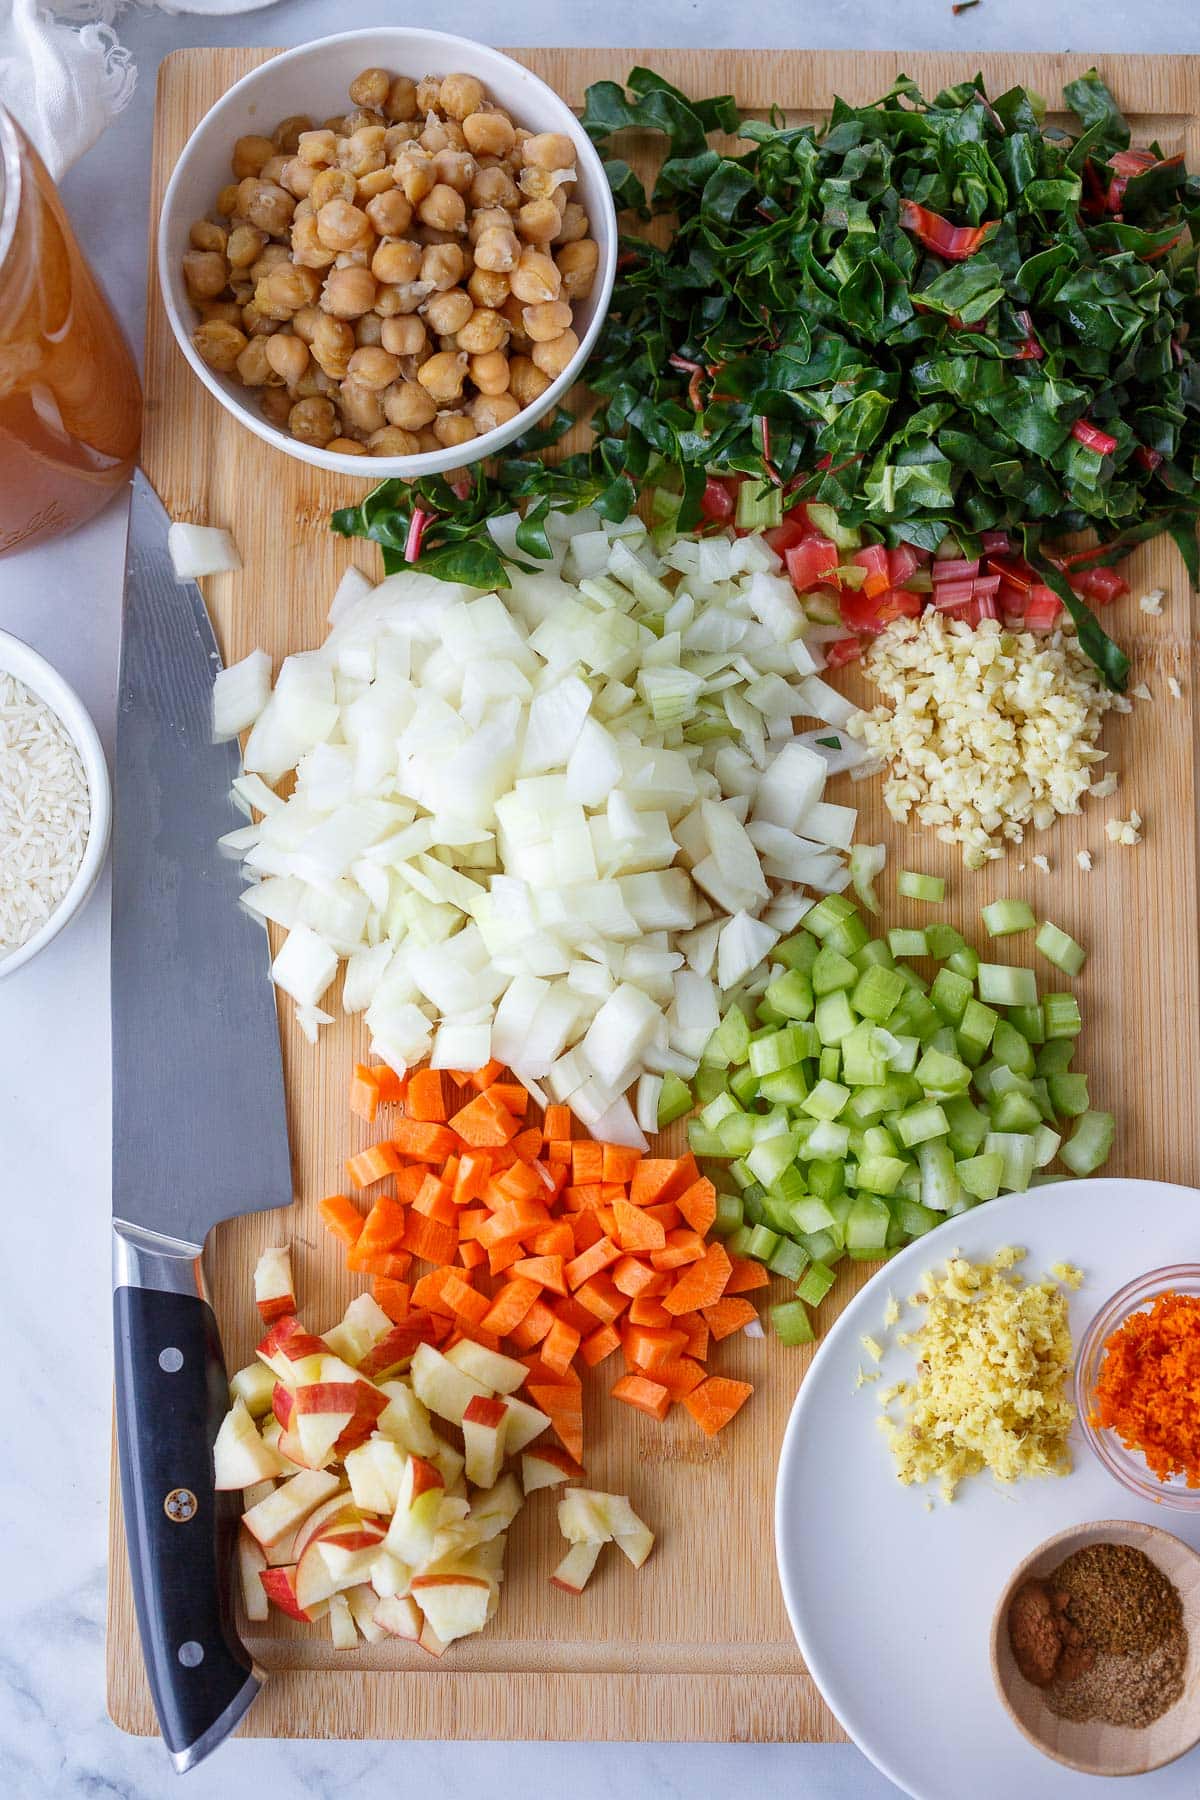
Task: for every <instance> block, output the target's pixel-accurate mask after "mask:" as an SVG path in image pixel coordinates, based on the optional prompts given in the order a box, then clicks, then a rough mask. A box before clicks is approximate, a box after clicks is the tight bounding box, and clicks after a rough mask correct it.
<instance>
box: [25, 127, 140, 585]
mask: <svg viewBox="0 0 1200 1800" xmlns="http://www.w3.org/2000/svg"><path fill="white" fill-rule="evenodd" d="M141 416H142V397H141V389H140V387H139V385H138V377H137V369H136V368H135V366H134V362H133V357H132V356H131V354H130V351H129V346H128V345H127V343H126V342H125V339H124V337H123V336H122V333H121V328H120V326H119V325H118V324H117V322H116V320H115V318H114V317H113V314H112V310H111V308H110V307H109V304H108V302H107V300H106V299H105V298H104V295H103V293H102V292H101V290H100V287H99V285H98V284H97V281H96V278H95V276H94V275H93V274H92V272H91V270H90V269H89V267H88V265H87V263H86V262H85V261H84V257H83V252H82V251H81V250H80V248H79V245H78V244H77V243H76V242H75V238H74V235H73V233H72V231H71V227H70V225H69V223H68V222H67V217H66V214H65V212H64V211H63V205H62V201H61V200H60V199H59V197H58V194H57V192H56V191H55V187H54V183H53V182H52V181H51V179H50V177H49V175H48V174H47V173H46V169H45V167H44V165H43V163H42V161H41V158H40V157H39V156H38V154H37V152H36V151H35V150H34V148H33V146H32V144H30V142H29V140H28V138H26V136H25V135H24V133H23V132H22V131H21V129H20V127H19V126H18V125H17V124H16V122H15V120H14V119H12V117H11V116H10V115H9V114H8V113H6V112H5V111H4V109H3V108H2V107H0V556H2V555H4V554H5V553H6V552H8V551H12V550H22V549H25V548H26V547H27V546H28V545H30V544H37V543H41V542H43V541H44V540H45V539H47V538H52V537H57V536H58V535H59V534H60V533H61V532H64V531H70V530H71V529H72V528H73V527H74V526H76V525H81V524H82V523H83V522H84V520H85V519H90V518H91V517H92V515H93V513H96V512H99V510H100V508H101V507H102V506H103V505H104V504H105V502H106V501H107V500H109V499H110V498H111V496H112V494H113V493H114V492H115V490H116V489H117V488H119V487H120V486H121V485H122V484H123V483H124V482H125V481H126V480H128V478H129V475H130V474H131V472H132V470H133V464H134V458H135V457H136V455H137V447H138V437H139V434H140V429H141Z"/></svg>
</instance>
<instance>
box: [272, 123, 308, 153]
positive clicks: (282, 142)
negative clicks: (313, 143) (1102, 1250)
mask: <svg viewBox="0 0 1200 1800" xmlns="http://www.w3.org/2000/svg"><path fill="white" fill-rule="evenodd" d="M311 130H312V120H311V119H310V118H309V116H308V114H307V113H289V114H288V116H287V118H286V119H280V121H279V123H278V125H277V126H276V127H275V129H274V131H273V132H272V133H271V142H272V143H273V144H274V146H275V148H276V150H279V151H281V152H282V153H283V155H284V156H295V154H296V151H297V150H298V149H299V148H300V139H301V138H302V137H303V136H304V134H305V133H306V132H308V131H311Z"/></svg>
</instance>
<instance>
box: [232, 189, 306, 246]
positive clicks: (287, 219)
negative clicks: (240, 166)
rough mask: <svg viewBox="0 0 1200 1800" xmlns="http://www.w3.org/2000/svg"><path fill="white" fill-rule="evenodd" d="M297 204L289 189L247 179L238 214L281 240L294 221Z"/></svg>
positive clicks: (241, 192) (241, 193) (239, 197)
mask: <svg viewBox="0 0 1200 1800" xmlns="http://www.w3.org/2000/svg"><path fill="white" fill-rule="evenodd" d="M295 210H296V202H295V200H294V198H293V197H292V195H291V194H289V193H288V192H287V190H286V189H285V188H281V187H276V185H275V183H274V182H273V181H259V180H257V179H256V178H255V177H254V176H247V178H246V180H245V181H241V182H239V183H238V211H239V212H240V213H241V215H242V217H243V218H244V219H247V220H248V221H249V223H250V224H251V225H257V226H258V228H259V230H260V231H265V232H266V234H267V236H268V237H281V236H282V235H283V233H284V232H285V231H286V230H287V228H288V226H289V225H290V224H291V222H292V214H293V213H294V212H295Z"/></svg>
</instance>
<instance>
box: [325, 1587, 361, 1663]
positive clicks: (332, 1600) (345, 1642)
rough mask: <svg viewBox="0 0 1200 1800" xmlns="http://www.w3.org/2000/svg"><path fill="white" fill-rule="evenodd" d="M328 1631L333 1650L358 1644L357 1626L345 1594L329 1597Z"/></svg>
mask: <svg viewBox="0 0 1200 1800" xmlns="http://www.w3.org/2000/svg"><path fill="white" fill-rule="evenodd" d="M329 1633H330V1636H331V1637H332V1639H333V1647H334V1649H335V1650H354V1649H356V1648H357V1646H358V1626H357V1625H356V1624H355V1623H354V1614H353V1612H352V1611H351V1610H350V1602H349V1600H347V1598H346V1596H345V1594H331V1595H330V1597H329Z"/></svg>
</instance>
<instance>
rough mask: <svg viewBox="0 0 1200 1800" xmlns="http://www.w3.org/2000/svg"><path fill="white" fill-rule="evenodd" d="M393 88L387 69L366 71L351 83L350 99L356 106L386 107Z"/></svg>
mask: <svg viewBox="0 0 1200 1800" xmlns="http://www.w3.org/2000/svg"><path fill="white" fill-rule="evenodd" d="M391 86H392V78H391V76H390V75H389V74H388V72H387V70H386V69H376V68H371V69H364V70H363V71H362V73H361V74H359V75H356V76H355V77H354V80H353V81H352V82H351V83H350V98H351V100H353V102H354V104H355V106H385V105H386V104H387V97H388V94H389V93H390V91H391Z"/></svg>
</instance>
